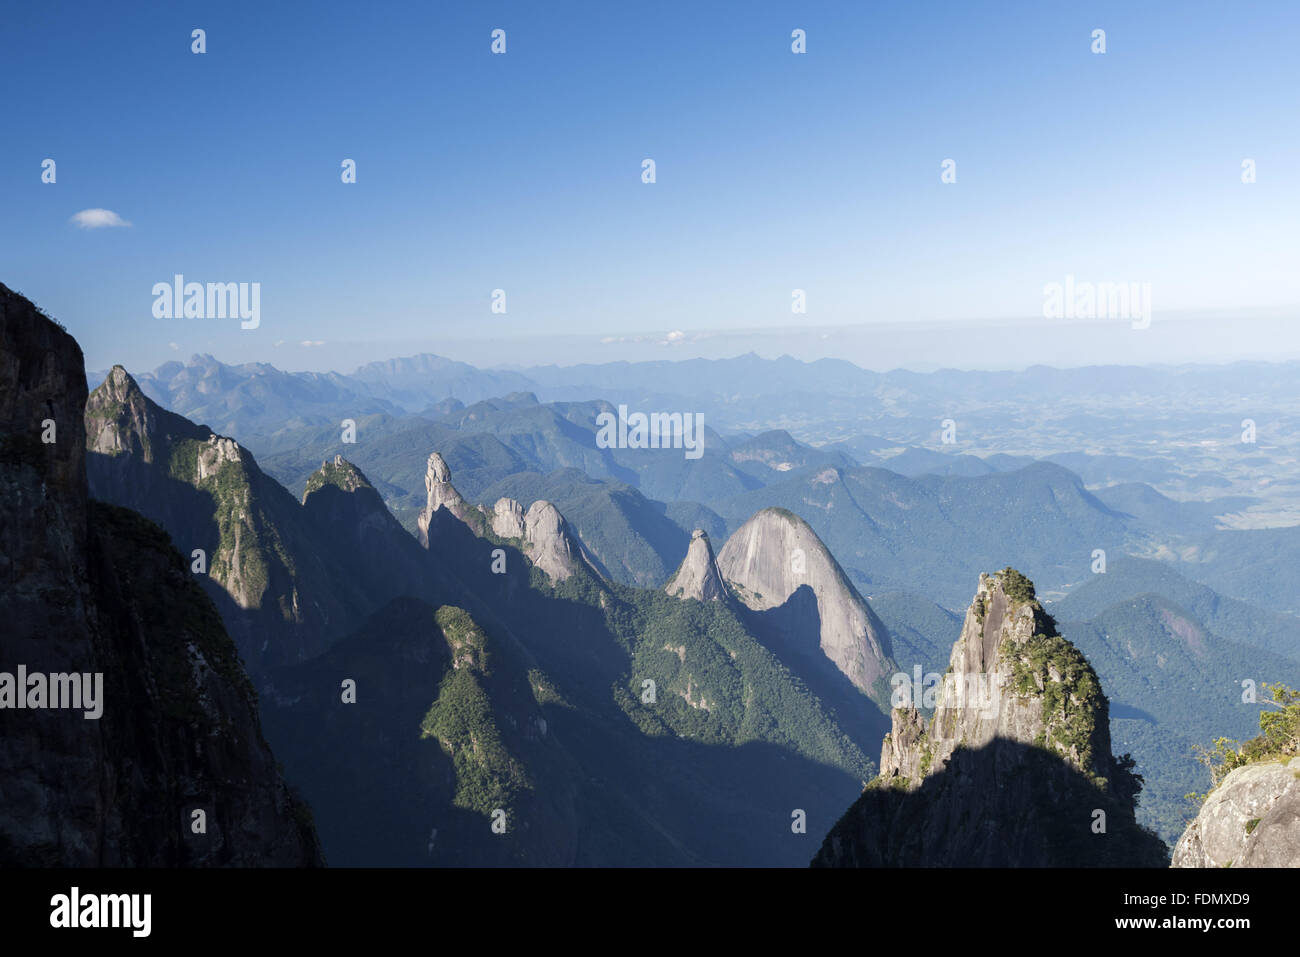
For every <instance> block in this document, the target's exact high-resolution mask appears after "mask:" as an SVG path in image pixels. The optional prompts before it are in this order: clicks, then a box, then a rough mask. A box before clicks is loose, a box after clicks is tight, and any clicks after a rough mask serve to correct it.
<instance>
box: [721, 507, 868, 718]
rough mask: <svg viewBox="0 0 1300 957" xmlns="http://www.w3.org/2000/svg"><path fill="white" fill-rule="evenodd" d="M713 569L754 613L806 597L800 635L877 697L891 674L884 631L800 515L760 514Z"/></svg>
mask: <svg viewBox="0 0 1300 957" xmlns="http://www.w3.org/2000/svg"><path fill="white" fill-rule="evenodd" d="M718 568H719V570H720V571H721V572H722V577H723V579H724V580H725V581H726V582H727V583H728V585H730V586H731V588H732V590H733V592H734V593H735V594H736V596H737V597H738V598H739V599H740V600H741V601H742V602H743V603H744V604H745V605H746V606H747V607H748V608H750V609H751V610H754V611H769V610H772V609H778V608H781V607H782V606H785V605H786V604H787V603H788V602H790V600H791V598H792V597H797V596H796V592H802V591H804V590H807V591H809V592H810V593H811V596H812V599H813V602H814V605H815V609H816V610H815V613H813V614H811V615H805V616H803V617H804V620H805V624H804V629H805V633H804V634H803V635H801V636H796V640H798V641H802V642H804V643H812V642H815V644H816V646H817V647H819V648H820V649H821V651H822V653H823V654H824V655H825V656H826V657H827V658H828V659H830V661H832V662H833V663H834V664H835V666H836V668H838V669H839V670H840V671H841V672H842V673H843V674H844V675H845V677H847V678H848V679H849V681H851V682H852V683H853V684H854V685H855V686H856V687H857V688H859V689H860V690H861V691H863V692H864V693H866V694H868V695H879V694H880V693H881V692H882V688H883V682H884V679H885V677H886V675H887V674H889V673H890V672H891V671H892V670H893V665H892V662H891V661H890V657H889V643H888V638H887V637H886V635H885V633H884V628H883V626H882V625H881V624H880V621H879V619H877V618H876V617H875V616H874V615H873V614H872V612H871V610H870V608H868V607H867V603H866V602H865V601H863V599H862V596H861V595H859V594H858V593H857V590H856V589H855V588H854V587H853V586H852V585H851V584H850V583H849V580H848V578H847V577H846V576H845V574H844V572H843V571H842V570H841V569H840V567H839V565H838V564H837V563H836V561H835V559H834V558H833V557H832V556H831V554H830V552H829V551H828V550H827V549H826V546H825V545H823V544H822V541H821V539H819V538H818V537H817V535H816V534H815V533H814V532H813V530H812V529H811V528H810V527H809V526H808V524H807V523H806V522H804V521H803V520H802V519H801V518H799V517H798V516H797V515H794V514H793V513H791V512H788V511H785V510H784V509H774V508H767V509H763V510H762V511H761V512H759V513H758V514H757V515H755V516H754V517H753V518H751V519H750V520H749V521H748V522H746V523H745V524H744V525H742V526H741V527H740V528H739V529H737V530H736V532H735V534H733V535H732V536H731V538H729V539H728V540H727V543H726V545H724V546H723V548H722V552H721V553H720V554H719V555H718Z"/></svg>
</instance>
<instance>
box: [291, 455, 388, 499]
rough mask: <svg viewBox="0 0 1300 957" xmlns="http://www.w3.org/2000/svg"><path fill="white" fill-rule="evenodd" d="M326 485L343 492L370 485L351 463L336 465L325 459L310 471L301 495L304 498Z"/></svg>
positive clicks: (369, 486)
mask: <svg viewBox="0 0 1300 957" xmlns="http://www.w3.org/2000/svg"><path fill="white" fill-rule="evenodd" d="M326 485H332V486H334V487H335V488H339V489H342V490H343V491H345V492H355V491H356V490H357V489H359V488H371V487H372V486H371V484H370V482H369V481H368V480H367V479H366V477H365V476H364V475H362V474H361V471H360V470H359V469H358V468H357V467H356V466H354V465H352V464H351V463H348V462H344V463H343V464H342V465H337V464H335V463H334V462H333V461H327V462H325V463H324V464H323V465H321V467H320V468H318V469H317V470H316V471H315V472H312V473H311V476H310V477H309V478H308V479H307V486H306V488H305V489H304V491H303V497H304V498H306V497H307V496H308V495H310V494H311V493H312V492H315V491H317V490H318V489H322V488H324V487H325V486H326Z"/></svg>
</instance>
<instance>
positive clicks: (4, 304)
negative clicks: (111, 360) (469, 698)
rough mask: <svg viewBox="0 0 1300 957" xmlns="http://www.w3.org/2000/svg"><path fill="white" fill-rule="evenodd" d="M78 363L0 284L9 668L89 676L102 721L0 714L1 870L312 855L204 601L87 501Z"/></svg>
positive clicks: (160, 543)
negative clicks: (197, 814) (202, 828)
mask: <svg viewBox="0 0 1300 957" xmlns="http://www.w3.org/2000/svg"><path fill="white" fill-rule="evenodd" d="M83 368H84V366H83V359H82V354H81V349H80V348H79V347H78V345H77V343H76V342H75V340H73V338H72V337H71V336H69V335H68V334H67V333H66V332H64V331H62V329H61V328H59V327H58V326H57V325H56V324H55V323H54V322H52V321H51V320H50V319H48V318H47V317H45V316H44V315H43V314H41V313H40V312H39V311H38V310H37V309H36V308H35V307H34V306H33V305H32V304H31V303H30V302H28V301H27V300H26V299H24V298H23V297H22V296H19V295H18V294H16V293H14V292H12V291H11V290H9V289H8V288H7V287H5V286H3V285H0V585H2V587H0V620H3V622H4V638H3V653H4V665H5V668H4V670H5V671H6V672H10V673H12V672H13V671H16V669H17V666H19V665H22V666H24V667H25V668H26V669H27V672H28V675H29V677H30V676H31V675H32V674H42V675H45V674H67V673H77V674H82V675H85V676H87V678H90V676H93V675H95V674H100V675H102V686H101V688H100V692H99V694H98V695H97V696H96V697H97V704H96V707H98V708H102V711H101V714H100V716H99V717H98V718H97V719H92V720H87V718H86V717H85V715H86V713H87V706H88V705H89V704H90V702H88V701H85V700H83V701H81V705H82V707H80V708H49V707H41V708H28V709H23V710H9V709H6V710H5V711H4V718H3V721H4V734H3V735H2V736H0V866H33V865H37V866H63V867H81V866H100V867H119V866H128V867H129V866H153V867H168V866H202V865H227V866H229V865H233V866H259V865H264V866H268V865H269V866H304V865H312V864H317V863H320V851H319V848H318V845H317V842H316V834H315V829H314V827H313V826H312V823H311V816H310V812H309V811H308V810H307V808H306V806H305V805H304V804H302V802H301V801H300V800H298V799H297V798H296V797H295V796H294V795H293V794H292V793H291V792H290V791H289V789H288V787H287V786H286V785H285V783H284V781H283V780H282V779H281V777H280V774H279V772H278V771H277V769H276V766H275V759H274V757H273V756H272V754H271V751H270V749H269V748H268V747H267V745H266V743H265V741H264V740H263V738H262V732H261V728H260V726H259V722H258V717H257V706H256V698H255V695H254V694H253V691H252V688H251V686H250V684H249V681H248V677H247V676H246V675H245V673H244V671H243V668H242V667H241V665H240V662H239V657H238V654H237V653H236V650H235V646H234V645H233V643H232V642H231V640H230V638H229V636H228V635H227V634H226V633H225V632H224V631H223V630H222V627H221V621H220V618H219V617H218V615H217V612H216V609H215V608H214V607H213V606H212V603H211V602H210V601H209V600H208V599H207V598H206V597H205V596H204V595H203V593H202V592H201V591H200V590H199V589H198V587H196V586H195V585H194V583H193V582H192V581H191V579H190V578H189V575H188V572H187V570H186V564H185V563H184V562H183V561H182V559H181V557H180V556H179V555H178V554H177V553H176V551H175V549H173V548H172V547H171V545H170V543H169V542H168V540H167V536H166V535H165V534H164V533H163V532H162V530H160V529H159V528H158V527H157V526H156V525H154V524H153V523H151V522H149V521H147V520H146V519H144V518H142V517H141V516H140V515H138V514H135V513H133V512H129V511H127V510H125V509H120V508H114V507H112V506H109V505H105V504H102V503H99V502H92V501H89V500H88V496H87V483H86V471H85V466H86V461H85V459H86V451H85V433H84V424H83V418H82V416H83V412H84V408H85V404H86V380H85V373H84V371H83ZM47 425H52V426H53V428H54V429H55V432H54V433H52V434H50V433H48V432H47ZM42 434H50V437H51V438H53V439H54V441H51V442H43V441H42V439H41V436H42ZM90 680H91V684H90V685H89V687H88V688H86V690H87V691H90V690H91V689H93V688H94V681H93V678H91V679H90ZM27 690H28V689H26V688H24V689H22V691H23V693H27ZM31 700H32V699H31V698H30V697H29V698H28V701H29V702H30V701H31ZM47 703H52V702H47ZM196 810H201V811H203V812H204V814H205V817H206V833H201V834H196V833H194V831H193V829H192V827H191V822H193V821H194V820H195V819H194V817H193V812H194V811H196Z"/></svg>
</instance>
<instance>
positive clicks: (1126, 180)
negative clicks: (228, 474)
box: [0, 0, 1300, 371]
mask: <svg viewBox="0 0 1300 957" xmlns="http://www.w3.org/2000/svg"><path fill="white" fill-rule="evenodd" d="M4 21H5V22H4V24H3V27H0V30H2V31H3V40H4V50H5V54H4V56H3V57H0V108H2V111H0V115H2V116H3V119H4V122H3V128H4V133H3V143H4V145H3V148H2V149H0V281H3V282H5V283H6V284H8V285H10V286H12V287H14V288H16V289H18V290H20V291H22V292H24V293H25V294H27V295H28V296H30V297H31V298H33V299H34V300H36V301H37V302H39V303H40V304H41V305H42V306H43V307H44V308H45V309H46V310H47V311H49V312H50V313H51V314H53V315H54V316H56V317H57V318H59V319H60V320H62V321H63V322H64V323H65V324H66V325H67V326H68V328H69V329H70V330H71V331H72V332H73V333H74V334H75V335H76V336H77V337H78V339H79V340H80V341H81V343H82V345H83V347H84V349H85V351H86V353H87V364H88V366H89V367H90V368H92V369H96V368H104V367H106V366H107V365H108V364H110V363H112V362H119V361H120V362H123V363H125V364H126V365H127V366H128V367H129V368H133V369H143V368H150V367H152V366H154V365H156V364H158V363H159V362H162V361H165V360H167V359H171V358H180V359H186V358H188V357H189V355H190V354H191V353H194V352H211V353H212V354H214V355H216V356H217V357H218V358H220V359H223V360H225V361H243V360H249V359H260V360H264V361H269V362H272V363H274V364H276V365H279V366H281V367H284V368H290V369H295V368H338V369H341V370H343V371H350V370H351V369H352V368H353V367H355V366H356V365H357V364H358V362H360V361H363V360H370V359H376V358H383V357H388V356H391V355H398V354H409V353H412V352H416V351H429V352H439V353H441V354H444V355H450V356H452V357H454V358H466V359H470V360H471V361H476V362H480V363H484V362H496V363H501V364H514V365H519V364H527V363H529V362H530V361H533V360H537V361H546V362H552V361H564V360H565V359H566V358H567V359H571V361H599V360H600V359H601V358H602V357H608V358H611V359H613V358H637V357H641V358H663V357H665V356H680V357H683V358H684V357H687V356H689V355H693V354H714V353H715V352H718V351H719V350H721V352H723V353H725V354H737V353H740V352H745V351H749V350H750V349H751V348H752V349H753V350H754V351H758V352H760V353H761V354H772V355H775V354H779V353H780V352H792V353H794V354H797V355H800V356H801V357H803V358H814V357H816V356H818V355H838V356H843V357H846V358H850V359H853V360H855V361H858V362H859V363H861V364H863V365H866V366H869V367H881V366H882V365H883V366H887V367H888V366H894V365H912V366H916V367H926V366H933V365H936V364H947V365H957V366H961V365H985V366H987V365H995V366H996V365H1001V366H1017V365H1025V364H1030V363H1032V362H1037V361H1055V362H1058V363H1061V364H1068V363H1070V362H1071V361H1072V360H1076V359H1077V360H1079V361H1104V360H1105V358H1106V357H1107V356H1113V357H1114V359H1115V361H1134V359H1135V357H1136V358H1138V359H1141V360H1143V361H1161V360H1169V359H1174V360H1178V361H1186V360H1188V359H1201V360H1204V361H1213V360H1216V359H1220V358H1231V357H1235V356H1237V355H1248V354H1249V355H1262V356H1265V357H1275V358H1294V357H1300V321H1297V320H1300V309H1298V308H1297V306H1300V255H1298V254H1300V54H1298V53H1297V50H1300V4H1297V3H1295V2H1294V0H1287V2H1275V3H1270V2H1260V3H1224V2H1187V0H1180V2H1168V3H1164V2H1161V3H1146V2H1144V3H1133V2H1119V3H1098V2H1089V3H1064V2H1044V0H1036V2H1026V3H1018V2H997V3H987V4H982V3H973V2H965V0H962V2H943V3H940V2H917V0H912V2H906V3H888V4H886V3H876V2H871V3H866V2H852V3H849V2H842V3H834V4H819V3H793V2H790V3H763V2H744V3H740V2H737V3H705V2H695V3H680V4H678V3H664V2H659V3H653V4H637V3H630V2H603V3H594V2H593V3H548V4H541V3H536V2H526V3H505V2H485V3H469V4H467V3H450V2H422V3H409V4H405V3H333V2H328V0H323V2H317V3H312V4H289V3H267V2H257V3H222V4H209V3H203V4H199V3H185V2H178V3H168V4H144V3H138V4H135V5H117V4H86V3H41V4H11V5H9V7H8V9H7V10H6V13H5V17H4ZM195 28H202V29H204V30H205V31H206V42H207V52H206V53H204V54H202V55H196V54H194V53H191V42H192V41H191V31H192V30H193V29H195ZM495 28H502V29H504V30H505V31H506V43H507V47H506V50H507V52H506V53H505V55H493V54H492V52H491V50H490V44H491V32H492V30H493V29H495ZM795 28H802V29H803V30H805V31H806V32H807V53H806V54H802V55H796V54H794V53H792V52H791V31H792V30H793V29H795ZM1097 28H1101V29H1104V30H1105V31H1106V53H1105V54H1104V55H1097V54H1094V53H1092V52H1091V49H1090V47H1091V44H1092V42H1093V41H1092V38H1091V34H1092V31H1093V30H1094V29H1097ZM46 158H52V159H54V160H55V161H56V163H57V181H56V182H55V183H54V184H46V183H42V182H41V173H42V169H41V164H42V161H43V160H44V159H46ZM645 158H652V159H654V161H655V163H656V166H657V169H656V173H657V182H656V183H654V184H653V185H646V184H644V183H642V181H641V163H642V160H643V159H645ZM1247 158H1249V159H1253V160H1255V163H1256V169H1257V182H1255V183H1253V184H1251V185H1245V184H1243V183H1242V182H1241V164H1242V161H1243V159H1247ZM344 159H353V160H355V161H356V164H357V182H356V183H355V184H343V183H342V182H341V181H340V172H341V168H340V164H341V163H342V161H343V160H344ZM945 159H953V160H955V161H956V164H957V165H956V173H957V181H956V182H955V183H951V184H945V183H942V182H941V180H940V173H941V164H942V162H943V161H944V160H945ZM88 209H104V210H109V211H111V212H112V213H115V214H117V216H118V217H120V219H121V220H123V221H125V222H126V223H129V225H120V226H99V227H97V228H84V227H82V226H79V225H77V224H75V223H74V222H73V221H72V217H73V216H74V214H77V213H78V212H81V211H83V210H88ZM101 218H102V217H101ZM176 273H182V274H183V275H184V276H185V277H186V278H187V280H194V281H200V282H259V283H261V324H260V326H259V328H258V329H256V330H241V329H240V328H239V325H238V323H237V322H232V321H229V320H207V319H157V318H155V317H154V316H153V314H152V311H151V310H152V305H153V295H152V291H151V290H152V287H153V285H154V284H155V283H158V282H170V281H171V278H172V276H173V275H174V274H176ZM1066 275H1074V276H1076V277H1078V278H1079V279H1081V280H1091V281H1096V282H1102V281H1115V282H1118V281H1125V282H1148V283H1150V284H1151V289H1152V303H1153V310H1154V312H1155V320H1156V321H1155V324H1154V325H1153V327H1152V328H1151V329H1149V330H1145V331H1144V332H1145V333H1147V334H1148V335H1146V336H1145V338H1140V337H1142V336H1143V331H1137V330H1131V329H1129V327H1128V323H1125V322H1119V323H1116V322H1110V323H1103V322H1101V321H1094V322H1093V323H1092V324H1091V325H1089V324H1084V325H1080V324H1079V323H1078V322H1075V323H1068V322H1061V321H1056V320H1050V319H1047V318H1044V317H1043V316H1042V306H1043V286H1044V284H1046V283H1049V282H1053V281H1063V280H1064V278H1065V276H1066ZM497 288H500V289H504V290H505V291H506V297H507V300H506V301H507V313H506V314H505V315H495V314H493V313H492V312H491V311H490V297H491V293H492V290H493V289H497ZM795 288H802V289H805V290H806V292H807V303H808V311H807V314H806V315H793V314H792V313H791V310H790V303H791V290H792V289H795ZM1188 310H1191V311H1193V312H1192V313H1190V314H1192V315H1199V320H1198V321H1196V322H1185V323H1183V324H1181V325H1180V326H1179V327H1178V329H1177V331H1171V329H1172V326H1170V323H1171V322H1173V321H1174V320H1175V319H1176V318H1177V317H1180V316H1182V315H1184V313H1185V312H1186V311H1188ZM1195 311H1201V312H1199V313H1197V312H1195ZM1254 317H1263V318H1258V319H1257V318H1254ZM1003 319H1011V320H1014V322H1013V323H1012V324H1011V325H1006V324H1004V323H1000V322H999V323H990V321H991V320H1003ZM940 320H942V321H943V323H944V325H942V326H940V327H938V328H946V329H951V328H961V329H964V330H966V331H965V332H964V333H959V334H952V335H936V334H935V333H934V332H933V331H932V330H933V329H934V328H936V326H935V325H934V323H935V322H936V321H940ZM957 320H960V321H962V322H965V323H966V325H965V326H961V325H960V323H957V322H955V321H957ZM863 323H883V324H885V325H882V326H878V327H868V329H866V330H863V329H849V330H845V329H844V328H843V327H853V326H858V325H860V324H863ZM1162 327H1163V328H1164V329H1165V331H1164V333H1163V334H1161V335H1158V336H1157V335H1150V334H1151V333H1156V332H1158V331H1159V330H1160V329H1161V328H1162ZM872 329H875V330H876V332H874V333H873V332H872ZM990 329H991V330H992V332H987V331H980V330H990ZM804 330H807V332H806V334H805V331H804ZM889 330H893V331H892V332H891V331H889ZM1008 330H1011V331H1008ZM674 332H680V333H681V334H680V335H670V333H674ZM882 337H887V338H888V343H889V348H884V349H882V348H880V347H879V345H880V343H881V341H882ZM304 342H307V343H312V345H304V344H303V343H304ZM872 342H874V343H876V346H875V347H873V346H872V345H870V344H871V343H872ZM317 343H319V344H317ZM864 343H865V345H864ZM1012 343H1014V344H1016V346H1017V348H1016V349H1011V348H1009V344H1012ZM1225 350H1226V351H1225Z"/></svg>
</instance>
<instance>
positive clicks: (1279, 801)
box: [1173, 757, 1300, 867]
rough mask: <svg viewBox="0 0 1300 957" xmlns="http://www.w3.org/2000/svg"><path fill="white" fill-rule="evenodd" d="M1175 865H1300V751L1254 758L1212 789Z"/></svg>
mask: <svg viewBox="0 0 1300 957" xmlns="http://www.w3.org/2000/svg"><path fill="white" fill-rule="evenodd" d="M1173 866H1174V867H1300V757H1292V758H1281V759H1279V760H1276V761H1268V762H1263V763H1259V764H1248V765H1246V766H1245V767H1240V768H1237V769H1236V770H1234V771H1231V772H1230V773H1229V774H1228V776H1227V777H1226V778H1224V779H1223V781H1222V782H1221V783H1220V784H1219V786H1218V787H1217V788H1215V789H1214V790H1213V791H1212V792H1210V796H1209V797H1208V798H1206V799H1205V804H1203V805H1202V806H1201V810H1200V812H1199V813H1198V814H1197V815H1196V818H1195V819H1194V820H1193V821H1192V823H1191V824H1189V825H1188V827H1187V830H1186V831H1184V832H1183V836H1182V837H1181V838H1179V840H1178V844H1177V846H1176V847H1175V848H1174V860H1173Z"/></svg>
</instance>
